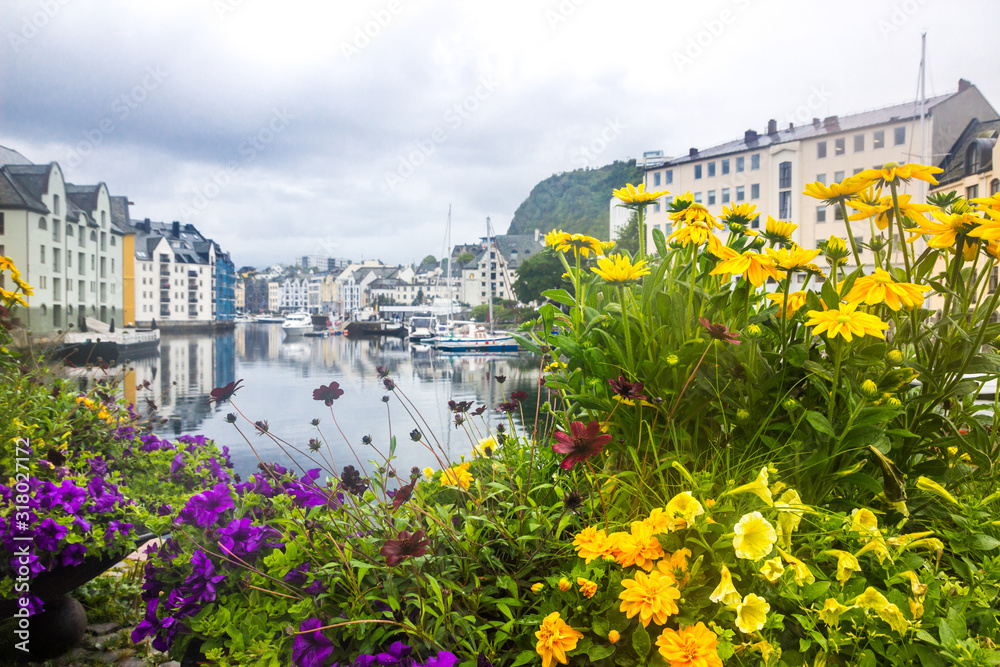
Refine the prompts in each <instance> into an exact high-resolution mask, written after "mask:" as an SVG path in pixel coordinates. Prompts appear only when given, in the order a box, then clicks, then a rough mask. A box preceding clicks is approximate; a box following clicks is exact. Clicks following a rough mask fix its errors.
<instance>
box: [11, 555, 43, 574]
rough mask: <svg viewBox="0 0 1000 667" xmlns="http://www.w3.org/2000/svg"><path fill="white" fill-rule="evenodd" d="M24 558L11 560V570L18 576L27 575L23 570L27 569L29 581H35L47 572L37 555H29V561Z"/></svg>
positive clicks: (19, 557)
mask: <svg viewBox="0 0 1000 667" xmlns="http://www.w3.org/2000/svg"><path fill="white" fill-rule="evenodd" d="M22 558H24V556H14V557H13V558H11V559H10V568H11V570H13V571H14V572H16V573H17V574H18V576H23V575H24V574H25V573H24V571H23V570H21V568H27V573H26V574H27V576H28V578H29V579H34V578H35V577H37V576H38V575H40V574H41V573H42V572H44V571H45V566H44V565H42V561H41V559H39V558H38V556H36V555H35V554H28V555H27V560H22Z"/></svg>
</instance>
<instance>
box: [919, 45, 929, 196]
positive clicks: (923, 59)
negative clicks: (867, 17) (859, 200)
mask: <svg viewBox="0 0 1000 667" xmlns="http://www.w3.org/2000/svg"><path fill="white" fill-rule="evenodd" d="M926 77H927V33H926V32H924V33H921V34H920V164H928V162H927V153H926V147H927V144H926V139H925V138H926V129H925V128H926V118H925V116H926V114H927V111H926V107H927V90H926V88H925V84H924V81H925V79H926ZM924 190H925V184H924V182H923V181H920V200H919V201H923V200H924Z"/></svg>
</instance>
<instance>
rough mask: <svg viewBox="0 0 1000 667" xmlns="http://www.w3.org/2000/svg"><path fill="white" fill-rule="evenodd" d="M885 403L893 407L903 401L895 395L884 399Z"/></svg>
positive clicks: (896, 406)
mask: <svg viewBox="0 0 1000 667" xmlns="http://www.w3.org/2000/svg"><path fill="white" fill-rule="evenodd" d="M885 404H886V405H888V406H890V407H893V408H898V407H899V406H901V405H902V404H903V403H902V402H901V401H900V400H899V399H898V398H896V397H895V396H890V397H889V398H888V399H886V402H885Z"/></svg>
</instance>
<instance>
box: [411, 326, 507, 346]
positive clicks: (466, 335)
mask: <svg viewBox="0 0 1000 667" xmlns="http://www.w3.org/2000/svg"><path fill="white" fill-rule="evenodd" d="M427 342H429V343H430V344H431V345H433V346H434V348H435V349H438V350H441V351H442V352H517V351H518V350H519V349H520V348H519V347H518V344H517V341H516V340H514V337H513V336H511V335H510V334H508V333H504V332H502V331H497V332H491V331H490V330H489V329H487V328H486V327H485V326H483V325H481V324H467V325H465V326H463V327H461V328H459V329H456V330H455V331H454V332H453V333H452V334H451V335H449V336H435V337H434V338H431V339H429V340H428V341H427Z"/></svg>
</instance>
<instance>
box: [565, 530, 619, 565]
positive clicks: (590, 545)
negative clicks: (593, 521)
mask: <svg viewBox="0 0 1000 667" xmlns="http://www.w3.org/2000/svg"><path fill="white" fill-rule="evenodd" d="M573 546H574V547H575V548H576V552H577V555H579V556H580V558H583V559H584V561H585V562H586V563H588V564H589V563H590V561H592V560H595V559H598V558H600V559H601V560H603V559H604V558H605V557H606V556H611V555H613V554H612V552H613V550H614V547H613V544H612V542H611V540H609V539H608V536H607V534H606V533H605V532H604V531H603V530H601V529H599V528H594V527H593V526H588V527H587V528H584V529H583V530H582V531H580V532H579V533H577V535H576V537H574V538H573Z"/></svg>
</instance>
